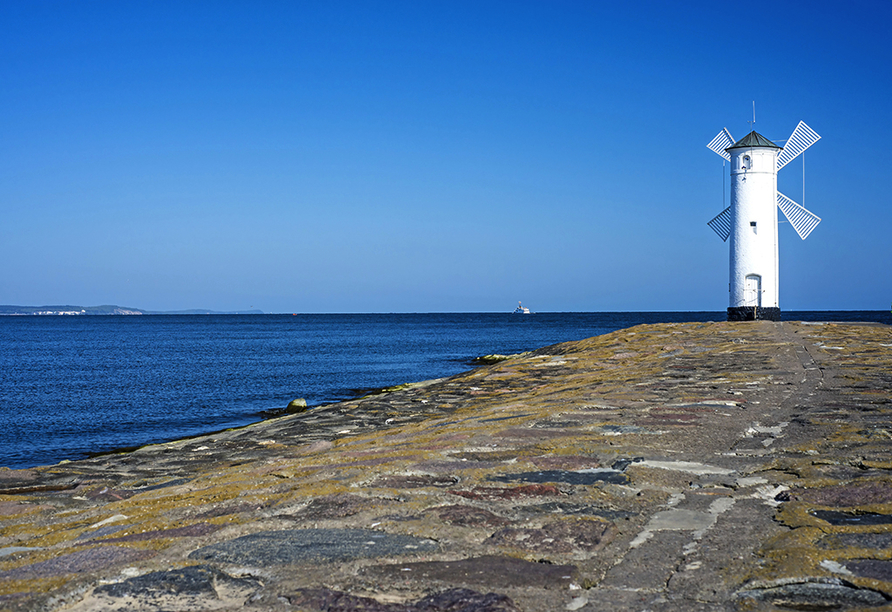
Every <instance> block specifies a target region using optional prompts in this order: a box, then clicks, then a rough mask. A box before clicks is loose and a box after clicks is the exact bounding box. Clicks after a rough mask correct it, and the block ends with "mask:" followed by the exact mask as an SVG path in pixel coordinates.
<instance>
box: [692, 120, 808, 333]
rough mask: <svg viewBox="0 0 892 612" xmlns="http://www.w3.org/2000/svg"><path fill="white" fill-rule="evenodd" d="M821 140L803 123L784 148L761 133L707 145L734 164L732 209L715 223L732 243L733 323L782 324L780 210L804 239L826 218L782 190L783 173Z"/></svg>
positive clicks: (720, 138)
mask: <svg viewBox="0 0 892 612" xmlns="http://www.w3.org/2000/svg"><path fill="white" fill-rule="evenodd" d="M820 138H821V137H820V136H818V135H817V134H816V133H815V132H814V130H812V129H811V128H810V127H808V126H807V125H806V124H805V123H804V122H802V121H800V122H799V125H797V126H796V129H795V130H793V134H792V135H791V136H790V138H789V140H787V143H786V145H785V146H783V147H779V146H778V145H776V144H774V143H773V142H771V141H770V140H768V139H767V138H765V137H764V136H762V135H761V134H759V133H757V132H756V131H752V132H750V133H749V134H747V135H746V136H744V137H743V138H742V139H741V140H738V141H737V142H735V141H734V139H733V138H731V134H730V133H729V132H728V129H727V128H725V129H723V130H722V131H721V132H719V133H718V136H716V137H715V138H713V139H712V142H710V143H709V144H708V145H706V146H707V147H709V148H710V149H711V150H713V151H715V152H716V153H718V154H719V155H721V156H722V157H724V158H725V159H726V160H728V161H730V162H731V206H729V207H728V208H726V209H725V210H723V211H722V212H721V213H720V214H719V215H718V216H716V217H715V218H714V219H713V220H712V221H710V222H709V227H711V228H712V229H713V230H715V233H717V234H718V235H719V237H720V238H721V239H722V240H728V237H729V236H730V238H731V257H730V283H729V291H730V293H731V295H730V304H729V306H728V320H729V321H745V320H752V319H768V320H771V321H779V320H780V307H779V305H778V263H777V262H778V253H777V209H778V208H780V209H781V210H782V211H783V213H784V215H786V217H787V219H788V220H789V221H790V224H791V225H792V226H793V228H794V229H795V230H796V233H798V234H799V237H800V238H802V239H803V240H805V238H806V236H808V235H809V234H810V233H811V231H812V230H813V229H815V227H816V226H817V225H818V223H820V222H821V218H820V217H818V216H817V215H815V214H813V213H811V212H809V211H807V210H806V209H805V208H804V207H802V206H800V205H799V204H797V203H796V202H794V201H793V200H791V199H790V198H788V197H787V196H785V195H784V194H782V193H781V192H779V191H778V190H777V172H778V170H780V169H781V168H783V167H784V166H786V165H787V164H788V163H790V162H791V161H793V160H794V159H795V158H796V157H797V156H799V154H800V153H802V152H803V151H805V150H806V149H807V148H808V147H810V146H811V145H813V144H814V143H816V142H817V141H818V140H819V139H820Z"/></svg>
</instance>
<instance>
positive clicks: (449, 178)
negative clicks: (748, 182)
mask: <svg viewBox="0 0 892 612" xmlns="http://www.w3.org/2000/svg"><path fill="white" fill-rule="evenodd" d="M890 22H892V3H889V2H887V1H882V2H858V1H855V2H838V1H834V2H778V1H772V2H758V1H757V2H747V3H744V4H741V3H731V2H715V1H710V2H643V3H641V2H639V3H626V2H594V1H585V2H560V1H551V0H549V1H548V2H545V1H543V2H516V1H510V2H479V1H474V2H460V1H456V0H448V1H442V2H433V1H431V2H428V1H423V2H420V1H416V0H411V1H406V2H386V1H377V0H376V1H368V2H337V1H326V2H286V1H281V2H262V1H256V0H252V1H251V2H173V1H171V2H123V1H117V0H116V1H110V2H90V1H84V2H74V1H65V2H52V1H46V2H43V1H41V2H16V1H13V0H3V1H2V2H0V143H2V146H0V303H2V304H19V305H44V304H79V305H86V306H90V305H99V304H119V305H126V306H133V307H138V308H145V309H152V310H179V309H187V308H210V309H214V310H241V309H248V308H252V307H253V308H256V309H261V310H263V311H266V312H432V311H433V312H439V311H456V312H462V311H506V310H511V309H512V308H513V307H514V306H515V304H516V302H517V301H518V300H523V302H524V305H526V306H529V307H531V308H532V309H533V310H537V311H606V310H724V309H725V308H726V307H727V300H728V293H727V285H728V245H727V244H726V243H723V242H722V241H721V240H720V239H719V238H718V237H716V235H715V234H714V233H713V232H712V230H710V229H709V227H708V226H707V225H706V222H707V221H709V220H710V219H711V218H712V217H713V216H715V215H716V214H718V213H719V212H720V211H721V210H722V208H723V198H722V160H721V158H719V157H718V156H717V155H715V154H714V153H712V152H711V151H709V150H708V149H707V148H706V144H707V143H708V142H709V141H710V140H711V139H712V137H713V136H715V134H716V133H717V132H718V131H719V130H720V129H721V128H723V127H727V128H728V129H729V130H730V131H731V133H732V135H733V136H734V137H735V138H741V137H743V136H744V135H745V134H746V133H747V132H748V131H749V129H750V125H749V123H748V121H750V120H751V119H752V116H751V115H752V101H753V100H755V102H756V120H757V123H756V126H755V127H756V130H757V131H759V132H760V133H761V134H763V135H764V136H766V137H768V138H770V139H773V140H784V139H786V138H787V137H788V136H789V134H790V132H792V130H793V128H794V127H795V126H796V124H797V122H798V121H799V120H804V121H806V123H808V124H809V125H810V126H811V127H812V128H813V129H814V130H816V131H817V132H818V133H819V134H820V135H821V136H822V137H823V138H822V140H820V141H819V142H818V143H817V144H815V145H814V146H812V147H811V149H809V150H808V152H807V153H806V161H805V174H806V183H805V190H806V193H805V196H806V197H805V206H806V207H807V208H808V209H809V210H811V211H813V212H814V213H816V214H817V215H819V216H820V217H822V219H823V222H822V223H821V224H820V225H819V226H818V228H817V229H816V230H815V231H814V232H813V233H812V234H811V236H809V238H808V239H807V240H806V241H804V242H803V241H802V240H800V239H799V237H798V236H797V235H796V233H795V232H794V230H793V229H792V227H790V225H789V224H784V225H782V226H781V231H780V234H781V236H780V238H781V246H780V252H781V255H780V257H781V263H780V267H781V277H780V301H781V308H782V309H783V310H795V309H809V310H824V309H871V310H874V309H876V310H884V309H887V308H889V306H890V302H892V255H890V251H892V236H890V233H892V206H890V204H892V202H890V196H889V181H888V176H889V170H888V164H889V161H888V159H887V156H888V151H889V146H890V145H889V143H890V142H892V43H890V39H889V23H890ZM725 171H726V172H727V169H726V170H725ZM779 183H780V189H781V191H783V192H785V193H786V195H788V196H790V197H792V198H793V199H794V200H796V201H798V202H800V203H802V162H801V161H800V160H799V159H797V160H795V161H794V162H792V163H791V164H790V165H789V166H787V167H786V168H784V169H783V170H782V171H781V173H780V178H779ZM726 197H727V196H726Z"/></svg>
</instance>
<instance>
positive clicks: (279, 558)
mask: <svg viewBox="0 0 892 612" xmlns="http://www.w3.org/2000/svg"><path fill="white" fill-rule="evenodd" d="M438 548H439V545H438V544H437V543H436V542H434V541H432V540H428V539H426V538H415V537H411V536H403V535H393V534H388V533H384V532H382V531H373V530H370V529H295V530H284V531H266V532H260V533H255V534H252V535H247V536H242V537H240V538H236V539H235V540H229V541H226V542H220V543H219V544H212V545H211V546H205V547H204V548H200V549H198V550H196V551H195V552H193V553H191V554H190V555H189V558H190V559H196V560H201V561H215V562H218V563H235V564H244V565H256V566H261V567H262V566H267V565H294V564H297V563H307V562H314V561H340V560H347V559H366V558H371V557H386V556H395V555H406V554H418V553H421V552H433V551H436V550H437V549H438Z"/></svg>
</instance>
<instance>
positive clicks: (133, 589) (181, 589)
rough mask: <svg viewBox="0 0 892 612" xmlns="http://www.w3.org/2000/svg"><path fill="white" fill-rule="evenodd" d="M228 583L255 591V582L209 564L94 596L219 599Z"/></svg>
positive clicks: (156, 575) (110, 587)
mask: <svg viewBox="0 0 892 612" xmlns="http://www.w3.org/2000/svg"><path fill="white" fill-rule="evenodd" d="M222 583H227V584H232V585H237V586H239V587H241V588H244V589H248V590H254V589H257V588H258V587H259V586H260V583H259V582H258V581H257V580H254V579H245V578H241V579H240V578H233V577H232V576H230V575H229V574H226V573H224V572H221V571H220V570H218V569H217V568H215V567H211V566H208V565H190V566H188V567H184V568H182V569H177V570H169V571H165V572H150V573H148V574H145V575H143V576H137V577H134V578H128V579H126V580H124V581H123V582H118V583H116V584H106V585H102V586H99V587H97V588H96V590H95V593H97V594H101V595H107V596H109V597H157V596H158V595H201V596H204V597H212V598H216V596H217V585H219V584H222Z"/></svg>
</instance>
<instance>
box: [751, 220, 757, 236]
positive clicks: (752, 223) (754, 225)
mask: <svg viewBox="0 0 892 612" xmlns="http://www.w3.org/2000/svg"><path fill="white" fill-rule="evenodd" d="M750 227H751V228H753V233H754V234H755V233H757V232H756V222H755V221H750Z"/></svg>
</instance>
